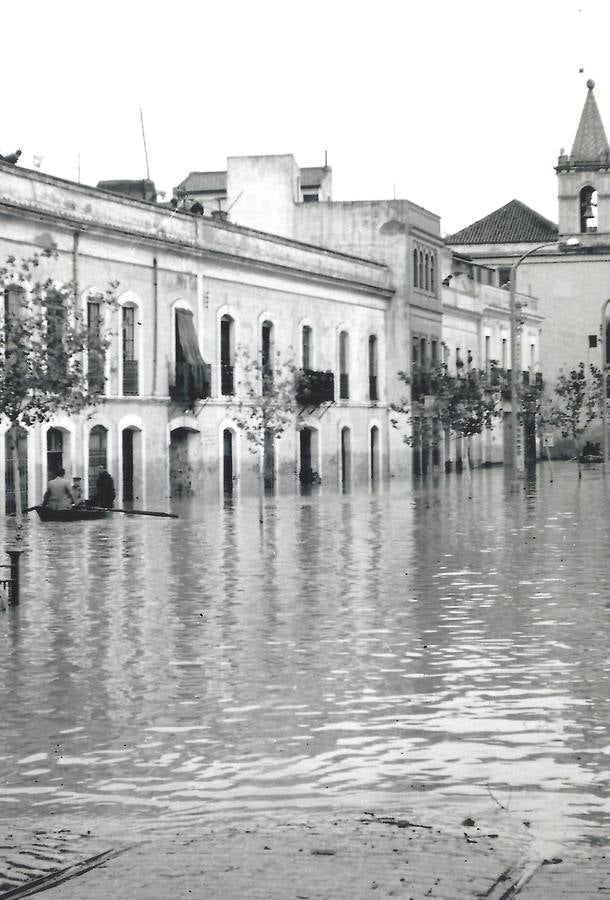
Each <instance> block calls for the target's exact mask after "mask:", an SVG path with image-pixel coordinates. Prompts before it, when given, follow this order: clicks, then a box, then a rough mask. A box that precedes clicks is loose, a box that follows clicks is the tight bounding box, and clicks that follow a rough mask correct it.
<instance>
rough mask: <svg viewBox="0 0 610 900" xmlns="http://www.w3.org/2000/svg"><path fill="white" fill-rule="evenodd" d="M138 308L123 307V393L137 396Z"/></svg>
mask: <svg viewBox="0 0 610 900" xmlns="http://www.w3.org/2000/svg"><path fill="white" fill-rule="evenodd" d="M135 324H136V310H135V307H134V306H124V307H123V394H124V395H125V396H128V397H137V395H138V394H139V388H138V361H137V359H136V331H135Z"/></svg>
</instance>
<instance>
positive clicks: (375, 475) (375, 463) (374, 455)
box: [370, 425, 379, 482]
mask: <svg viewBox="0 0 610 900" xmlns="http://www.w3.org/2000/svg"><path fill="white" fill-rule="evenodd" d="M370 440H371V446H370V456H371V481H372V482H375V481H378V480H379V429H378V428H377V426H376V425H373V427H372V428H371V438H370Z"/></svg>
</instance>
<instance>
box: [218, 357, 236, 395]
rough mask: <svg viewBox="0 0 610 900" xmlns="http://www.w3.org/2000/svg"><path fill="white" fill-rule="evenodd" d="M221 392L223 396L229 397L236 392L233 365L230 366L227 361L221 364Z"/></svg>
mask: <svg viewBox="0 0 610 900" xmlns="http://www.w3.org/2000/svg"><path fill="white" fill-rule="evenodd" d="M220 393H221V394H222V395H223V397H228V396H231V395H232V394H234V393H235V383H234V379H233V366H229V365H227V364H226V363H222V364H221V366H220Z"/></svg>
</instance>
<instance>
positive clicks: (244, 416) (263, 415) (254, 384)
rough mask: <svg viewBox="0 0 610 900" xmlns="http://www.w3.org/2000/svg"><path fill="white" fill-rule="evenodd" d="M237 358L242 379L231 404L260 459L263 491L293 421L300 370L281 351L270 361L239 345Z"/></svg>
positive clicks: (234, 416)
mask: <svg viewBox="0 0 610 900" xmlns="http://www.w3.org/2000/svg"><path fill="white" fill-rule="evenodd" d="M236 361H237V363H238V365H239V367H240V370H241V378H240V380H239V382H238V391H237V399H236V400H235V401H234V402H233V403H232V404H231V407H232V415H233V418H234V419H235V423H236V425H237V427H238V428H239V429H240V431H242V432H243V433H244V435H245V437H246V441H247V442H248V450H249V451H250V452H251V453H253V454H258V455H259V457H260V459H261V465H262V478H261V482H260V484H261V490H262V488H263V486H265V484H266V485H269V483H270V482H271V481H272V479H273V460H274V456H275V453H274V448H275V442H276V440H277V439H278V438H279V437H281V435H282V434H283V433H284V432H285V431H286V429H287V428H288V427H289V426H292V425H293V424H294V418H295V415H296V399H295V394H296V376H297V371H298V370H297V367H296V365H295V364H294V362H293V361H292V360H291V359H283V358H282V356H281V354H280V352H279V351H278V352H276V353H275V354H274V355H273V356H272V358H271V359H270V360H269V361H267V360H263V359H261V358H258V357H253V356H252V355H251V354H250V352H249V350H248V349H247V348H246V347H243V346H240V347H238V348H237V354H236ZM261 501H262V493H261ZM261 516H262V505H261Z"/></svg>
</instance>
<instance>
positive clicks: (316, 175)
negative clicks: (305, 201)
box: [301, 166, 328, 188]
mask: <svg viewBox="0 0 610 900" xmlns="http://www.w3.org/2000/svg"><path fill="white" fill-rule="evenodd" d="M327 171H328V169H326V168H324V166H305V168H303V169H301V187H304V188H308V187H319V186H320V185H321V184H322V179H323V178H324V176H325V174H326V173H327Z"/></svg>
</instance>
